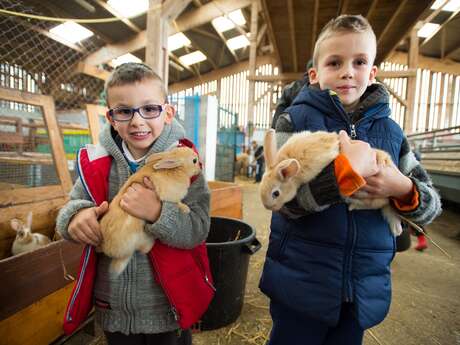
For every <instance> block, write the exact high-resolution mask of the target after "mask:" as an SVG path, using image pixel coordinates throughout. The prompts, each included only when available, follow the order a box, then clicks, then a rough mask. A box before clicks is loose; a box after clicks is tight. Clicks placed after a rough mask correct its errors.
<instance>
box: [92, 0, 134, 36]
mask: <svg viewBox="0 0 460 345" xmlns="http://www.w3.org/2000/svg"><path fill="white" fill-rule="evenodd" d="M95 1H96V3H97V4H98V5H99V6H101V7H103V8H104V9H105V10H106V11H107V12H109V13H111V14H113V15H114V16H115V17H117V18H120V20H121V21H122V22H123V23H124V24H126V26H128V27H129V28H130V29H131V30H133V31H134V32H136V33H139V32H141V31H142V30H141V29H140V28H139V27H138V26H137V25H136V24H134V23H133V22H132V21H130V20H129V19H126V18H124V17H125V16H124V15H123V14H122V13H120V12H118V11H117V10H116V9H114V8H113V7H112V6H110V5H109V4H108V3H107V2H105V1H102V0H95Z"/></svg>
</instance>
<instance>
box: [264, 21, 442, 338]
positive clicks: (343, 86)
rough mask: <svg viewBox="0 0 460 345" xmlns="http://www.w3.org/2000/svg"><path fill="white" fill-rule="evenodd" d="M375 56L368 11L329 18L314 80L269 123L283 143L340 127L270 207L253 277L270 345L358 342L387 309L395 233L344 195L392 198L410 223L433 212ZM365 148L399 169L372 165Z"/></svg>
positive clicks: (430, 192)
mask: <svg viewBox="0 0 460 345" xmlns="http://www.w3.org/2000/svg"><path fill="white" fill-rule="evenodd" d="M375 56H376V38H375V34H374V32H373V31H372V28H371V26H370V25H369V23H368V22H367V20H366V19H365V18H363V17H362V16H351V15H343V16H340V17H338V18H335V19H333V20H331V21H330V22H329V23H328V24H327V25H326V26H325V27H324V28H323V30H322V31H321V33H320V35H319V37H318V40H317V42H316V45H315V49H314V55H313V67H312V68H311V69H310V70H309V77H310V82H311V86H309V87H305V88H303V89H302V91H301V92H300V93H299V95H298V96H297V97H296V99H295V100H294V102H293V104H292V105H291V106H290V107H289V108H288V109H287V110H286V112H285V113H283V114H281V115H280V117H279V119H278V121H277V123H276V131H277V141H278V143H280V144H282V143H283V142H285V141H286V139H287V138H288V137H289V136H290V135H291V134H292V133H294V132H299V131H303V130H309V131H317V130H323V131H330V132H332V131H334V132H340V141H341V153H340V155H339V156H338V157H337V158H336V160H335V161H334V162H333V163H331V164H330V165H329V166H328V167H326V168H325V169H324V170H323V171H322V172H321V173H320V174H319V175H318V176H317V177H316V179H314V180H313V181H312V182H310V183H309V184H305V185H303V186H301V188H300V189H299V190H298V192H297V196H296V198H294V200H292V201H291V202H289V203H288V204H287V205H285V207H284V208H283V209H282V210H281V212H273V214H272V221H271V233H270V242H269V247H268V251H267V256H266V261H265V265H264V269H263V274H262V278H261V281H260V288H261V290H262V291H263V292H264V293H265V294H266V295H268V297H269V298H270V313H271V316H272V319H273V328H272V331H271V335H270V340H269V342H268V344H269V345H286V344H289V345H307V344H308V345H320V344H321V345H340V344H344V345H345V344H346V345H356V344H362V339H363V334H364V330H365V329H367V328H370V327H373V326H375V325H377V324H378V323H380V322H381V321H382V320H383V319H384V318H385V316H386V314H387V313H388V310H389V307H390V300H391V277H390V264H391V261H392V259H393V257H394V255H395V238H394V237H393V235H392V233H391V231H390V229H389V226H388V223H387V222H386V221H385V220H384V219H383V217H382V215H381V212H380V210H354V211H348V208H347V205H346V204H345V203H344V201H343V197H344V196H350V195H353V196H354V197H362V198H375V197H390V198H391V202H392V205H393V207H394V208H395V209H396V210H398V212H399V213H400V214H402V215H404V216H405V217H406V218H409V219H411V220H412V221H414V222H415V223H417V224H428V223H430V222H431V221H432V220H433V219H434V218H435V217H436V216H437V215H438V214H439V213H440V210H441V205H440V199H439V196H438V194H437V193H436V191H435V190H434V188H433V186H432V183H431V181H430V179H429V177H428V175H427V174H426V172H425V170H424V169H423V168H422V167H421V165H420V164H419V163H418V161H417V160H416V159H415V157H414V155H413V153H412V152H411V151H410V148H409V144H408V142H407V139H406V137H405V136H404V133H403V131H402V129H401V128H400V127H399V125H398V124H397V123H395V122H394V121H393V120H392V119H390V115H391V111H390V108H389V95H388V92H387V91H386V89H385V88H384V87H383V86H382V85H380V84H376V83H373V82H374V78H375V75H376V73H377V67H376V66H374V65H373V63H374V59H375ZM347 133H348V134H349V135H350V137H351V139H350V137H349V136H348V135H347ZM371 147H372V148H379V149H382V150H385V151H387V152H388V153H389V154H390V155H391V157H392V159H393V161H394V162H395V164H396V166H397V167H398V168H399V169H397V168H396V167H379V166H378V165H377V163H376V157H375V152H374V151H373V150H372V149H371Z"/></svg>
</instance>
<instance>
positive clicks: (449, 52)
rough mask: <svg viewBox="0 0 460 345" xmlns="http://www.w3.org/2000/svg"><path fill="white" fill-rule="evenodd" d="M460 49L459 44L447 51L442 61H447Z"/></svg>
mask: <svg viewBox="0 0 460 345" xmlns="http://www.w3.org/2000/svg"><path fill="white" fill-rule="evenodd" d="M459 50H460V44H457V46H456V47H455V48H453V49H451V50H450V51H448V52H446V55H444V58H443V59H442V60H441V61H446V60H447V59H450V58H451V56H452V55H454V54H455V53H456V52H458V51H459Z"/></svg>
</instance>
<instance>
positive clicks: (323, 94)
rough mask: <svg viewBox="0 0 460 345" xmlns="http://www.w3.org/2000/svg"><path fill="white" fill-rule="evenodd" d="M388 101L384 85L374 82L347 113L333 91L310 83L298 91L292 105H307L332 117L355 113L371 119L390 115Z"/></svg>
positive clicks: (360, 116) (349, 115) (359, 116)
mask: <svg viewBox="0 0 460 345" xmlns="http://www.w3.org/2000/svg"><path fill="white" fill-rule="evenodd" d="M389 101H390V97H389V93H388V91H387V90H386V88H385V86H383V85H382V84H380V83H374V84H372V85H370V86H368V87H367V89H366V91H365V92H364V94H363V95H362V96H361V99H360V102H359V104H358V105H357V107H356V108H355V110H354V111H353V112H352V113H348V114H347V112H346V111H345V109H344V107H343V105H342V103H341V102H340V99H339V97H338V96H337V94H336V93H335V92H334V91H332V90H329V89H327V90H320V88H319V85H318V84H311V85H309V87H305V88H303V89H302V90H301V91H300V93H299V94H298V95H297V97H296V98H295V99H294V102H293V103H292V106H296V105H302V104H304V105H308V106H311V107H314V108H316V109H318V110H319V111H320V112H322V113H323V114H326V115H327V116H333V117H334V116H341V117H342V116H344V115H348V116H347V118H349V117H351V116H353V117H355V115H356V116H357V117H358V118H362V117H371V118H372V119H378V118H383V117H388V116H390V109H389ZM385 109H387V110H385Z"/></svg>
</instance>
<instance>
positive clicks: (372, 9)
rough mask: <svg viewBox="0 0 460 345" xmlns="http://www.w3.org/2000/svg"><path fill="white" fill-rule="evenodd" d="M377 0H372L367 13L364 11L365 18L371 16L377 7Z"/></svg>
mask: <svg viewBox="0 0 460 345" xmlns="http://www.w3.org/2000/svg"><path fill="white" fill-rule="evenodd" d="M378 1H379V0H372V3H371V5H370V6H369V8H368V10H367V13H366V16H365V17H366V19H367V20H369V18H370V17H371V16H372V14H373V13H374V10H375V8H376V7H377V3H378Z"/></svg>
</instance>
